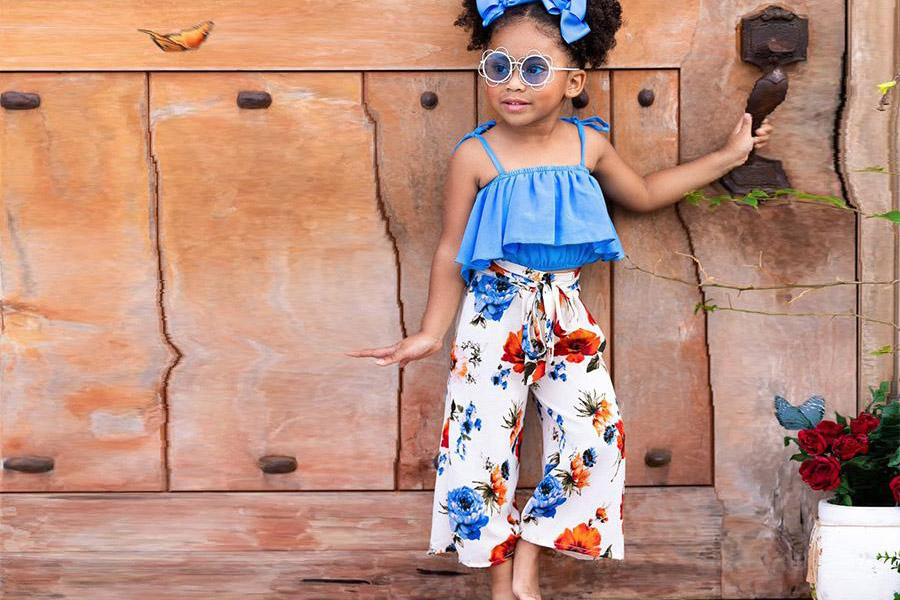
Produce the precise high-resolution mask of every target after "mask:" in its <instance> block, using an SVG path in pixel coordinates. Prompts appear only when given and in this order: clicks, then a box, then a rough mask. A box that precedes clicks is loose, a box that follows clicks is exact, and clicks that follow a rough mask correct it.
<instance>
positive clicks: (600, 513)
mask: <svg viewBox="0 0 900 600" xmlns="http://www.w3.org/2000/svg"><path fill="white" fill-rule="evenodd" d="M619 510H622V509H621V507H620V508H619ZM595 516H596V517H597V520H598V521H600V522H601V523H606V522H607V521H608V520H609V517H607V516H606V509H605V508H604V507H602V506H601V507H599V508H598V509H597V512H596V515H595Z"/></svg>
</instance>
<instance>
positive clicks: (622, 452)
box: [616, 419, 625, 458]
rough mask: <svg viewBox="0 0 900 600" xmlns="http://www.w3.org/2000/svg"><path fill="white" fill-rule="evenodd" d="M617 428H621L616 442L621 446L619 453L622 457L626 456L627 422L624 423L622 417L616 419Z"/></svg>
mask: <svg viewBox="0 0 900 600" xmlns="http://www.w3.org/2000/svg"><path fill="white" fill-rule="evenodd" d="M616 429H618V430H619V435H618V436H617V437H616V444H617V445H618V446H619V454H620V455H621V457H622V458H625V424H624V423H622V419H619V420H618V421H616Z"/></svg>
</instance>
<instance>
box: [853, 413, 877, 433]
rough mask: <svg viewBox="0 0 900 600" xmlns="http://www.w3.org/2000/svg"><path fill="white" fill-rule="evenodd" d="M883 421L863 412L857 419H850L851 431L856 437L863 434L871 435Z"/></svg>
mask: <svg viewBox="0 0 900 600" xmlns="http://www.w3.org/2000/svg"><path fill="white" fill-rule="evenodd" d="M880 422H881V420H880V419H879V418H878V417H876V416H875V415H873V414H872V413H867V412H861V413H859V416H858V417H856V418H855V419H850V431H851V432H853V434H854V435H859V434H861V433H869V432H870V431H872V430H873V429H875V428H876V427H878V423H880Z"/></svg>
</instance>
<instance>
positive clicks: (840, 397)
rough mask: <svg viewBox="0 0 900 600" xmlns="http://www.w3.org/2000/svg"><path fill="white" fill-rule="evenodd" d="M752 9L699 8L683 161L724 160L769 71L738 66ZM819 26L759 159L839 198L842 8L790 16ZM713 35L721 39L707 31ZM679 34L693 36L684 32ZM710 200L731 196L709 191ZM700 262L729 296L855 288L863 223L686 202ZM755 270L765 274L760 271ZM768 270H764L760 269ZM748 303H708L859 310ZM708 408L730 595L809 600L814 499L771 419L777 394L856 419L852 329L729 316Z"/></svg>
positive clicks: (819, 303) (714, 356)
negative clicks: (818, 286)
mask: <svg viewBox="0 0 900 600" xmlns="http://www.w3.org/2000/svg"><path fill="white" fill-rule="evenodd" d="M757 8H758V5H757V4H755V3H746V2H741V3H722V2H716V1H713V0H703V2H702V10H701V11H700V12H699V13H698V18H700V17H702V19H703V23H704V24H705V25H704V26H703V27H698V28H697V30H696V36H695V38H694V40H693V43H694V51H693V52H692V53H691V54H690V58H689V59H688V60H686V61H685V62H684V63H683V64H682V67H681V72H680V73H681V128H680V130H681V139H680V143H681V146H680V156H681V160H682V161H683V162H684V161H688V160H692V159H694V158H696V157H698V156H700V155H701V154H705V153H707V152H710V151H712V150H715V149H716V148H718V147H720V146H721V145H722V144H723V143H724V142H725V141H726V139H727V137H728V134H729V132H730V131H731V130H732V129H733V128H734V126H735V123H737V121H738V119H740V116H741V114H742V112H743V111H744V107H745V106H746V100H747V96H748V94H749V93H750V90H751V89H752V87H753V84H754V83H755V81H756V80H757V79H758V78H759V77H760V76H761V75H762V71H760V70H759V69H757V68H756V67H755V66H753V65H751V64H747V63H743V62H742V61H741V60H740V58H739V57H738V56H737V55H736V54H735V51H736V46H735V43H736V35H737V31H736V29H735V26H736V25H737V24H738V22H739V20H740V17H741V16H743V15H745V14H750V13H752V12H754V11H755V10H757ZM794 8H796V9H797V10H798V11H799V12H801V13H803V14H804V16H807V17H809V19H810V23H811V33H812V34H811V35H810V47H809V51H808V56H809V59H808V60H807V61H805V62H798V63H794V64H791V65H787V67H786V68H785V71H786V73H787V74H788V77H789V81H790V91H789V92H788V95H787V98H786V100H785V101H784V103H783V104H781V105H780V106H778V108H776V110H775V111H774V112H773V113H772V118H773V120H774V124H775V133H774V134H773V136H772V138H771V139H770V142H769V144H768V146H767V147H766V148H765V149H764V150H763V151H761V152H760V154H761V155H762V156H766V157H770V158H777V159H779V160H781V161H782V162H783V164H784V168H785V170H786V172H787V174H788V177H789V178H790V182H791V185H792V187H794V188H797V189H800V190H803V191H805V192H810V193H813V194H827V195H840V194H841V187H840V182H839V181H838V180H837V178H836V177H835V176H834V173H833V167H834V155H833V153H834V150H835V149H834V147H833V145H832V143H833V134H834V126H835V121H834V118H835V114H836V110H837V108H838V103H839V102H840V86H841V54H842V52H843V35H844V25H845V23H844V3H843V2H839V1H837V0H831V1H826V2H815V3H807V4H805V5H804V6H802V7H794ZM710 24H719V25H710ZM685 26H688V24H687V23H685ZM701 191H703V193H704V194H705V195H707V196H715V195H718V194H720V193H722V192H723V190H722V188H721V187H719V186H717V185H714V186H709V187H707V188H704V189H703V190H701ZM678 209H679V211H680V212H681V215H682V218H683V219H684V221H685V223H686V224H687V228H688V231H689V234H690V238H691V240H692V242H693V247H694V251H695V253H696V255H697V256H698V258H699V259H700V260H701V261H702V264H703V266H704V268H705V269H707V272H708V274H709V275H710V276H714V277H717V278H718V279H719V280H721V281H724V282H730V283H742V284H743V283H747V284H764V285H779V284H781V283H784V282H797V281H801V282H808V281H816V282H821V281H834V280H835V278H841V279H844V280H851V279H853V278H854V263H855V246H856V243H855V233H854V230H855V220H854V218H853V215H852V214H851V213H845V212H841V211H835V210H830V209H827V208H821V207H818V206H808V205H805V206H804V205H790V204H788V205H782V206H767V207H764V208H762V209H761V210H759V211H756V210H754V209H753V208H752V207H749V206H737V205H725V206H720V207H718V208H716V209H710V208H706V207H703V206H693V205H689V204H687V203H684V202H682V203H681V204H680V205H679V207H678ZM760 261H761V263H760ZM760 264H761V266H762V267H763V268H759V266H758V265H760ZM799 293H800V290H796V289H795V290H769V291H756V292H745V293H743V294H741V295H740V296H737V295H736V294H734V293H731V292H727V291H726V290H721V289H709V288H706V289H705V290H704V300H706V301H707V302H711V303H715V304H718V305H720V306H729V305H730V304H732V305H734V306H735V307H738V308H747V309H751V310H762V311H767V312H846V311H848V310H853V309H854V308H855V307H856V296H855V292H854V290H853V289H852V288H849V287H837V288H828V289H824V290H821V291H816V292H814V293H809V294H806V295H804V296H803V297H802V298H800V299H799V300H797V301H796V302H792V303H790V304H789V302H790V301H791V300H792V299H794V298H796V297H797V296H798V295H799ZM706 318H707V341H708V344H709V356H710V372H711V386H712V398H713V403H714V406H715V422H714V427H715V429H714V432H713V439H714V440H715V479H714V483H715V490H716V493H717V495H718V497H719V499H720V501H721V502H722V504H723V506H724V509H725V517H724V543H723V548H722V577H723V580H722V595H723V596H724V597H743V598H766V597H781V596H785V595H808V593H809V591H808V585H807V584H806V583H805V574H806V561H805V558H806V557H805V552H806V546H807V543H808V540H809V529H810V526H811V523H812V519H813V516H814V515H815V502H816V500H817V498H818V497H819V494H815V493H811V491H810V490H809V488H808V486H806V484H804V483H803V482H802V480H801V479H800V476H799V474H798V473H797V463H795V462H790V461H789V460H788V457H789V456H790V455H791V454H792V453H793V450H792V449H791V448H785V447H784V445H783V444H782V437H783V436H784V435H785V434H786V431H785V430H784V429H782V428H781V427H780V426H779V425H778V422H777V421H776V420H775V418H774V416H773V397H774V395H775V394H778V395H780V396H783V397H785V398H787V399H788V400H789V401H791V402H793V403H795V404H797V403H799V402H801V401H802V400H805V399H806V398H808V397H809V396H811V395H812V394H816V393H818V394H822V395H823V396H824V397H825V398H826V402H827V404H826V410H827V411H828V414H829V415H830V416H832V417H833V413H832V411H834V410H837V411H839V412H840V413H841V414H849V413H851V412H852V411H853V409H854V407H855V406H856V389H857V385H856V373H855V367H854V365H855V363H856V356H857V342H856V323H855V322H854V320H853V319H851V318H831V317H805V316H803V317H801V316H794V317H792V316H766V315H756V314H749V313H738V312H733V311H716V312H713V313H712V314H707V317H706Z"/></svg>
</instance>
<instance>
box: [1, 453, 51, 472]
mask: <svg viewBox="0 0 900 600" xmlns="http://www.w3.org/2000/svg"><path fill="white" fill-rule="evenodd" d="M3 468H4V469H6V470H7V471H21V472H22V473H46V472H47V471H52V470H53V458H52V457H50V456H11V457H9V458H7V459H4V460H3Z"/></svg>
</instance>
